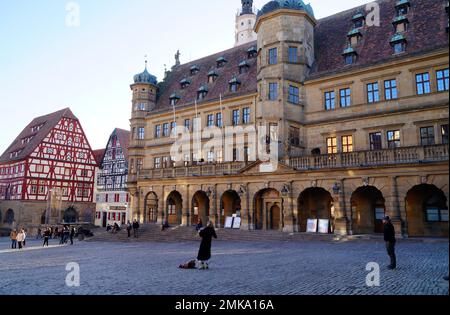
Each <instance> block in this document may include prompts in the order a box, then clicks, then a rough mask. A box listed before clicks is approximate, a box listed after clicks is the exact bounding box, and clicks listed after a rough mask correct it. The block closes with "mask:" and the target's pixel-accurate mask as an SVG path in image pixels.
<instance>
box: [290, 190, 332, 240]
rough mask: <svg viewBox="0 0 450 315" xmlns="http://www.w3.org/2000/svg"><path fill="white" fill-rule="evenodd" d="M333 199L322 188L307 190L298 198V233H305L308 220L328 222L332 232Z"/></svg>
mask: <svg viewBox="0 0 450 315" xmlns="http://www.w3.org/2000/svg"><path fill="white" fill-rule="evenodd" d="M333 202H334V200H333V197H331V194H330V193H329V192H328V191H327V190H325V189H323V188H319V187H317V188H308V189H306V190H304V191H303V192H302V193H301V194H300V196H299V198H298V222H299V224H300V232H306V230H307V223H308V219H317V220H330V227H331V232H333V224H334V222H333V221H334V220H333V219H334V218H333V214H332V211H331V209H332V207H333Z"/></svg>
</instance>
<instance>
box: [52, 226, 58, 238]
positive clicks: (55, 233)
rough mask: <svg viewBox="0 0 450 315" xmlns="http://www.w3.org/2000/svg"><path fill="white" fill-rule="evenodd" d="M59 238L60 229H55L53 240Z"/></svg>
mask: <svg viewBox="0 0 450 315" xmlns="http://www.w3.org/2000/svg"><path fill="white" fill-rule="evenodd" d="M58 237H59V231H58V227H55V229H54V234H53V238H58Z"/></svg>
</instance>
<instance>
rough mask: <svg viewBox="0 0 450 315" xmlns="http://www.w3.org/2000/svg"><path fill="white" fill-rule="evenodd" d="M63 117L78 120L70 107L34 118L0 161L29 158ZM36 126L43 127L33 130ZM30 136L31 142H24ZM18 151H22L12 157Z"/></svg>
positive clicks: (6, 161)
mask: <svg viewBox="0 0 450 315" xmlns="http://www.w3.org/2000/svg"><path fill="white" fill-rule="evenodd" d="M62 118H70V119H73V120H78V118H77V117H75V115H74V114H73V113H72V111H71V110H70V108H64V109H62V110H59V111H57V112H54V113H51V114H48V115H45V116H41V117H37V118H35V119H33V120H32V121H31V122H30V123H29V124H28V125H27V126H26V127H25V129H23V130H22V132H21V133H20V134H19V135H18V136H17V138H16V139H15V140H14V141H13V142H12V143H11V145H10V146H9V147H8V149H6V151H5V152H4V153H3V154H2V156H0V163H9V162H15V161H20V160H23V159H25V158H27V157H28V156H29V155H30V154H31V153H32V152H33V151H34V150H35V149H36V147H37V146H38V145H39V144H40V143H41V142H42V141H43V140H44V139H45V137H46V136H47V135H48V134H49V133H50V131H51V130H52V129H53V128H54V127H55V126H56V125H57V124H58V122H59V121H60V120H61V119H62ZM36 126H42V127H41V128H40V129H39V130H38V131H32V128H33V127H36ZM30 137H33V138H32V139H31V140H30V142H28V143H24V144H23V143H22V139H25V138H30ZM18 151H20V153H19V154H18V155H17V156H14V157H10V154H11V153H12V152H18Z"/></svg>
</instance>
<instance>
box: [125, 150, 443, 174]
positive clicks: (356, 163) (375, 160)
mask: <svg viewBox="0 0 450 315" xmlns="http://www.w3.org/2000/svg"><path fill="white" fill-rule="evenodd" d="M448 148H449V146H448V144H444V145H434V146H426V147H423V146H422V147H405V148H396V149H387V150H375V151H358V152H351V153H339V154H325V155H312V156H301V157H293V158H290V159H289V161H288V162H289V163H288V164H289V166H291V167H292V168H293V169H295V170H316V169H335V168H352V167H372V166H385V165H396V164H414V163H432V162H439V161H448V159H449V154H448ZM248 163H249V162H231V163H230V162H229V163H220V164H203V165H188V166H180V167H171V168H165V169H144V170H141V172H140V174H139V175H129V177H128V182H136V181H137V180H138V179H139V180H146V179H162V178H177V177H200V176H224V175H235V174H238V173H239V172H240V171H241V170H242V169H243V168H244V167H245V166H247V165H248Z"/></svg>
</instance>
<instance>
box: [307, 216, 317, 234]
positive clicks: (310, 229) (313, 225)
mask: <svg viewBox="0 0 450 315" xmlns="http://www.w3.org/2000/svg"><path fill="white" fill-rule="evenodd" d="M306 232H307V233H317V220H316V219H308V225H307V227H306Z"/></svg>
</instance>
